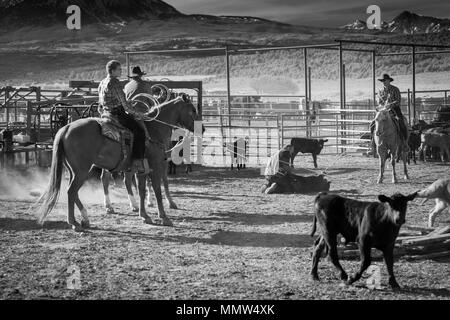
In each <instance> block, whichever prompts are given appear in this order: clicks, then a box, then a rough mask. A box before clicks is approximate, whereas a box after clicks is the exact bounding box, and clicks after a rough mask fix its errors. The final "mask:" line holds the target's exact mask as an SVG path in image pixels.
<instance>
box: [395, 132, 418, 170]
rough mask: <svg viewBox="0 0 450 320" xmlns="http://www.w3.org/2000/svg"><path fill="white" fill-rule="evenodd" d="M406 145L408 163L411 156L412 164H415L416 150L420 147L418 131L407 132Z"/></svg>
mask: <svg viewBox="0 0 450 320" xmlns="http://www.w3.org/2000/svg"><path fill="white" fill-rule="evenodd" d="M408 147H409V152H410V155H409V157H408V164H409V162H410V161H409V160H410V158H411V157H412V158H413V161H414V164H416V151H417V150H419V147H420V131H410V132H409V138H408ZM397 162H398V160H397Z"/></svg>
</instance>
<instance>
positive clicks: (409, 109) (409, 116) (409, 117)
mask: <svg viewBox="0 0 450 320" xmlns="http://www.w3.org/2000/svg"><path fill="white" fill-rule="evenodd" d="M408 123H409V124H411V90H410V89H409V88H408Z"/></svg>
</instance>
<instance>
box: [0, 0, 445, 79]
mask: <svg viewBox="0 0 450 320" xmlns="http://www.w3.org/2000/svg"><path fill="white" fill-rule="evenodd" d="M0 1H1V2H0V13H1V14H0V25H4V24H8V28H9V29H8V30H6V29H3V28H0V86H1V85H7V84H8V85H22V84H23V85H30V84H33V85H38V84H45V85H49V84H58V85H66V84H67V82H68V80H69V79H84V80H86V79H89V80H91V79H93V80H99V79H101V77H102V76H103V75H104V65H105V63H106V62H107V61H108V60H109V59H111V58H116V59H119V60H121V61H122V62H125V61H124V60H125V56H124V54H123V52H124V51H140V50H160V49H183V48H205V47H206V48H211V47H223V46H225V45H228V46H230V47H231V48H232V49H233V48H237V47H254V46H286V45H302V44H311V43H329V42H334V40H335V39H357V40H361V39H366V40H370V39H376V40H380V41H399V42H419V43H425V42H428V43H436V44H444V43H447V44H449V43H450V32H449V31H441V32H435V33H430V34H413V35H408V34H402V33H398V32H385V31H371V30H353V29H352V30H347V29H328V28H314V27H306V26H295V25H287V24H282V23H278V22H274V21H269V20H265V19H260V18H254V17H229V16H228V17H226V16H225V17H215V16H209V15H185V14H183V13H180V12H179V11H177V10H176V9H175V8H173V7H171V6H170V5H168V4H166V3H165V2H163V1H159V0H133V1H120V0H109V1H108V0H96V1H81V0H80V1H70V3H71V4H79V5H80V6H81V7H83V8H88V6H91V7H89V8H92V10H89V15H88V17H85V16H84V15H83V12H84V11H82V21H83V24H82V29H81V30H80V31H70V30H68V29H67V28H65V26H64V25H63V24H64V21H65V18H66V16H65V7H66V4H67V1H56V0H47V1H40V2H38V3H37V2H36V3H35V2H34V1H29V0H22V1H20V0H16V1H4V0H0ZM14 3H15V4H14ZM123 6H125V7H123ZM135 6H138V7H139V8H140V10H139V11H140V12H139V14H138V13H136V12H134V11H133V7H135ZM62 9H64V10H63V11H62V12H63V15H62V16H61V17H59V16H58V14H60V12H61V10H62ZM39 10H44V11H45V10H47V11H45V12H46V13H45V14H42V15H38V14H35V13H36V12H40V11H39ZM25 17H31V18H30V20H27V19H25ZM33 17H34V18H35V20H33V19H32V18H33ZM36 17H39V19H37V18H36ZM93 17H95V19H94V18H93ZM17 20H20V21H21V22H20V23H19V22H18V23H16V22H15V21H17ZM25 22H26V23H25ZM377 49H379V50H381V51H382V50H386V49H387V48H381V47H380V48H377ZM398 50H408V49H407V48H398ZM337 61H338V60H337V54H336V52H332V51H325V50H309V64H310V66H311V68H312V76H313V78H317V79H331V80H333V79H336V78H337V75H338V69H337ZM344 61H345V63H346V67H347V68H346V70H347V76H348V77H353V78H366V77H368V76H369V75H370V72H371V66H370V56H369V55H368V54H363V53H346V54H345V55H344ZM132 63H133V64H140V65H141V66H142V67H143V68H144V69H146V70H147V71H148V73H149V75H150V76H155V77H163V76H165V77H180V76H188V77H196V79H198V78H200V79H202V80H204V83H205V85H206V87H208V85H210V86H214V85H215V84H217V83H222V82H221V81H222V80H221V78H223V77H224V72H225V70H224V69H225V68H224V57H223V56H217V55H210V54H209V55H207V54H205V53H202V54H201V55H193V54H190V55H187V54H181V55H171V56H170V57H169V56H167V55H165V56H164V55H159V56H155V55H153V56H150V55H147V56H142V57H141V58H139V59H138V60H136V59H135V60H132ZM231 65H232V68H231V75H232V77H236V78H243V79H247V82H248V83H251V82H252V81H254V79H277V80H276V81H278V82H279V83H283V84H287V85H286V86H287V87H292V86H291V85H290V84H289V83H292V82H293V83H295V86H297V84H298V79H301V78H303V75H304V71H303V55H302V52H301V51H300V50H286V51H271V52H265V53H256V54H253V53H252V54H240V55H236V54H232V56H231ZM377 68H378V70H383V71H385V72H389V73H391V74H393V75H405V74H410V72H411V63H410V57H409V56H397V57H391V58H380V59H378V64H377ZM437 71H440V72H447V71H450V54H436V55H427V56H421V57H420V58H419V59H418V63H417V72H419V73H420V72H437ZM248 83H247V84H248ZM247 84H246V85H247Z"/></svg>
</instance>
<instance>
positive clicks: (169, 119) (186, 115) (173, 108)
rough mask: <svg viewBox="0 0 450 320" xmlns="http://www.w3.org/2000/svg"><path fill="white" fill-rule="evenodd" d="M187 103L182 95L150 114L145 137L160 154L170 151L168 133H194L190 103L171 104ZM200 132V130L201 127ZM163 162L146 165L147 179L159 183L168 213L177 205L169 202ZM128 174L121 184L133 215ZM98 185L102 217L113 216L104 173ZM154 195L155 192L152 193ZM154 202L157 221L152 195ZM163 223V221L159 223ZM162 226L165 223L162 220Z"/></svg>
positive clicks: (161, 208)
mask: <svg viewBox="0 0 450 320" xmlns="http://www.w3.org/2000/svg"><path fill="white" fill-rule="evenodd" d="M183 99H184V101H185V102H186V101H189V99H188V98H187V96H185V95H182V96H180V97H177V98H175V99H174V100H170V101H169V102H166V103H163V104H161V105H158V106H157V107H156V108H158V109H159V111H158V113H157V114H156V115H155V114H154V113H155V112H156V111H153V112H152V113H150V114H149V115H150V116H153V117H155V121H153V122H152V125H151V126H148V127H147V129H148V133H149V136H150V137H151V139H152V141H154V142H155V143H157V144H159V145H160V146H161V147H162V148H163V149H164V150H166V149H168V148H169V147H171V136H172V129H173V128H174V127H177V126H180V127H183V128H185V129H187V130H189V131H190V132H194V125H195V121H196V120H197V119H198V114H197V110H196V108H195V107H194V105H192V104H191V103H180V102H176V103H174V101H180V100H183ZM202 130H203V131H204V127H202ZM167 165H168V163H167V161H166V160H165V158H164V159H163V160H162V161H161V162H160V163H154V164H150V168H151V169H152V171H153V172H152V173H151V174H150V175H149V177H150V179H149V180H150V181H151V183H152V186H153V183H154V180H158V181H159V183H160V181H161V179H162V180H163V184H164V191H165V195H166V199H167V202H168V204H169V207H170V208H171V209H177V208H178V207H177V205H176V204H175V202H174V201H173V199H172V197H171V195H170V191H169V183H168V178H167ZM132 177H133V173H132V172H125V174H124V183H125V186H126V189H127V193H128V199H129V201H130V207H131V209H132V211H134V212H136V211H137V210H138V205H137V203H136V200H135V199H134V194H133V189H132ZM102 182H103V191H104V195H105V209H106V213H108V214H114V209H113V208H112V206H111V201H110V199H109V191H108V188H109V182H110V175H109V174H108V173H107V171H105V170H103V172H102ZM154 191H155V190H154ZM155 197H156V201H157V204H158V214H159V216H160V217H164V216H165V213H164V206H163V204H162V198H161V192H160V191H159V192H156V193H155ZM148 199H149V200H148V202H149V205H150V194H149V198H148ZM163 221H164V220H163ZM166 223H169V222H168V220H167V219H166Z"/></svg>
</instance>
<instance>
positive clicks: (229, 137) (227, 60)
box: [225, 46, 232, 144]
mask: <svg viewBox="0 0 450 320" xmlns="http://www.w3.org/2000/svg"><path fill="white" fill-rule="evenodd" d="M225 65H226V74H227V105H228V143H230V144H231V143H232V141H231V92H230V88H231V86H230V52H229V50H228V46H226V47H225Z"/></svg>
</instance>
